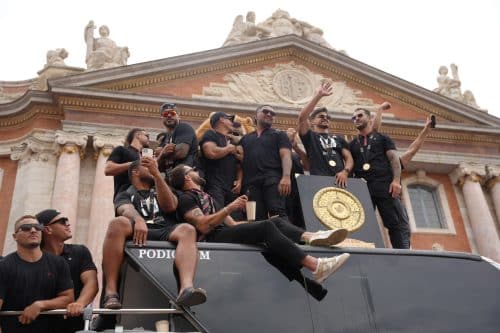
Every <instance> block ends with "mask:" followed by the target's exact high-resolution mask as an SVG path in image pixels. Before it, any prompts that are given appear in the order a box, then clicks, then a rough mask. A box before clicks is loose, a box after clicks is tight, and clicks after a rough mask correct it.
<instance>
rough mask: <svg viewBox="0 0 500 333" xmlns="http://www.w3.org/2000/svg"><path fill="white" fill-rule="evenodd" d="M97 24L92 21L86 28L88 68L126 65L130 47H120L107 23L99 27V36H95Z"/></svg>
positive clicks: (86, 59) (86, 60)
mask: <svg viewBox="0 0 500 333" xmlns="http://www.w3.org/2000/svg"><path fill="white" fill-rule="evenodd" d="M95 29H96V26H95V25H94V21H90V22H89V23H88V24H87V26H86V27H85V30H84V37H85V43H86V44H87V55H86V58H85V62H86V63H87V70H89V71H90V70H96V69H103V68H111V67H118V66H124V65H126V64H127V59H128V58H129V57H130V52H129V50H128V47H126V46H125V47H118V46H117V45H116V43H115V42H114V41H113V40H111V39H110V38H109V37H108V36H109V28H108V27H107V26H106V25H102V26H100V27H99V35H100V37H99V38H94V30H95Z"/></svg>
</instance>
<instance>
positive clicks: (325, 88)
mask: <svg viewBox="0 0 500 333" xmlns="http://www.w3.org/2000/svg"><path fill="white" fill-rule="evenodd" d="M331 94H333V87H332V84H331V83H330V82H327V81H325V82H323V83H322V84H321V86H320V87H319V88H318V90H317V91H316V94H315V95H314V97H313V98H312V99H311V100H310V101H309V103H307V104H306V106H304V108H303V109H302V110H301V111H300V113H299V126H298V130H299V134H300V135H305V134H306V133H307V130H308V129H309V123H308V121H307V120H308V118H309V115H310V114H311V112H313V110H314V108H315V107H316V104H318V102H319V100H320V99H321V98H322V97H323V96H330V95H331Z"/></svg>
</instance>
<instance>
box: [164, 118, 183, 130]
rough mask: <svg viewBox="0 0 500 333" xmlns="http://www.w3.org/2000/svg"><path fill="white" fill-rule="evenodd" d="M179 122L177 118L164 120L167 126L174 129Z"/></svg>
mask: <svg viewBox="0 0 500 333" xmlns="http://www.w3.org/2000/svg"><path fill="white" fill-rule="evenodd" d="M178 123H179V121H178V120H175V119H173V120H170V121H169V120H167V119H165V120H163V125H164V126H165V127H166V128H169V129H174V128H175V126H177V124H178Z"/></svg>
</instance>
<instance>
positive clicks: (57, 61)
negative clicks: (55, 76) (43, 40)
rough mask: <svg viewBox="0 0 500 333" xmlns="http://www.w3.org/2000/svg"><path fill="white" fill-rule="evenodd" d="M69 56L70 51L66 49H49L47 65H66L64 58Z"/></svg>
mask: <svg viewBox="0 0 500 333" xmlns="http://www.w3.org/2000/svg"><path fill="white" fill-rule="evenodd" d="M67 57H68V51H66V49H63V48H62V49H55V50H49V51H47V63H46V64H45V67H48V66H66V64H65V63H64V59H66V58H67Z"/></svg>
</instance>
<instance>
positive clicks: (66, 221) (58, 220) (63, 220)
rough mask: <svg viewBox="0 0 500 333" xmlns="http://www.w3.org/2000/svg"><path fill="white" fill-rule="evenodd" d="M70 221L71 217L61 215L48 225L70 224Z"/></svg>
mask: <svg viewBox="0 0 500 333" xmlns="http://www.w3.org/2000/svg"><path fill="white" fill-rule="evenodd" d="M68 221H69V219H68V218H67V217H61V218H60V219H57V220H55V221H52V222H50V223H49V224H47V225H52V224H56V223H58V224H62V225H68V224H69V223H68Z"/></svg>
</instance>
